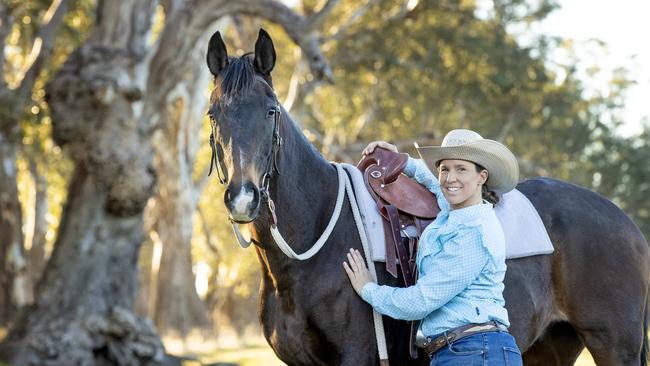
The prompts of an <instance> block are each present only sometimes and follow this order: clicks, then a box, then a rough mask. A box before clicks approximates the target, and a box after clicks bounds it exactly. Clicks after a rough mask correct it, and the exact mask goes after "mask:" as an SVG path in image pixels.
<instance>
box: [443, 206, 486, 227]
mask: <svg viewBox="0 0 650 366" xmlns="http://www.w3.org/2000/svg"><path fill="white" fill-rule="evenodd" d="M492 210H494V207H493V206H492V204H491V203H480V204H478V205H472V206H469V207H464V208H459V209H456V210H451V211H449V221H448V222H449V223H463V222H469V221H472V220H473V219H475V218H477V217H480V216H483V215H485V214H486V213H487V212H490V211H492Z"/></svg>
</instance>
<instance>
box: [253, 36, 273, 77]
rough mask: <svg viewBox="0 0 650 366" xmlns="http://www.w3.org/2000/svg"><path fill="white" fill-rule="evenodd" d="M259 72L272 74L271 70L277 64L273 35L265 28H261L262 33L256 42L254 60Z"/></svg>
mask: <svg viewBox="0 0 650 366" xmlns="http://www.w3.org/2000/svg"><path fill="white" fill-rule="evenodd" d="M253 64H254V65H255V68H256V69H257V71H258V72H260V73H261V74H263V75H271V70H273V66H275V48H274V47H273V41H271V36H269V34H268V33H266V31H265V30H264V29H260V34H259V35H258V36H257V42H255V61H254V62H253Z"/></svg>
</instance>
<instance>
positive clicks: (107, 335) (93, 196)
mask: <svg viewBox="0 0 650 366" xmlns="http://www.w3.org/2000/svg"><path fill="white" fill-rule="evenodd" d="M107 193H108V192H107V189H106V187H105V186H104V184H102V183H100V182H98V180H97V178H96V177H94V176H93V175H92V174H90V172H89V171H88V170H87V169H84V168H78V169H77V171H76V172H75V174H74V177H73V178H72V182H71V186H70V194H69V197H70V199H69V200H68V202H67V205H66V210H65V212H64V217H63V219H62V222H61V227H60V229H59V237H58V239H57V242H56V247H55V250H54V253H53V254H52V258H51V259H50V261H49V263H48V266H47V268H46V271H45V274H44V276H45V278H48V279H56V281H46V282H44V283H42V286H41V287H40V291H39V293H38V294H39V296H38V298H37V301H36V303H35V304H34V305H33V306H32V307H30V309H29V310H28V311H25V312H23V313H22V315H21V317H20V318H19V319H18V321H17V322H16V326H15V327H14V328H13V329H12V331H11V332H10V334H9V335H8V337H7V339H6V341H5V342H4V343H3V344H2V346H1V347H0V357H2V359H4V360H7V361H9V362H10V363H12V364H16V365H26V364H38V365H45V364H61V365H92V364H102V363H115V364H119V365H137V364H155V363H160V362H162V361H163V360H164V350H163V347H162V344H161V342H160V340H159V338H158V336H157V335H156V333H155V330H154V328H153V326H152V325H151V324H150V323H149V322H148V321H147V320H145V319H142V318H138V317H136V316H135V315H134V314H133V312H132V310H131V309H132V308H133V299H134V297H135V292H136V278H137V277H136V267H135V266H134V265H133V264H134V263H135V262H136V261H137V258H138V250H139V247H140V243H141V241H142V233H141V227H142V215H141V214H135V215H129V216H119V215H115V214H114V213H112V212H110V210H107V206H108V204H109V199H108V196H109V195H108V194H107Z"/></svg>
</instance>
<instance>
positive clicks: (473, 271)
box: [361, 158, 510, 336]
mask: <svg viewBox="0 0 650 366" xmlns="http://www.w3.org/2000/svg"><path fill="white" fill-rule="evenodd" d="M404 173H405V174H406V175H408V176H410V177H413V178H415V180H416V181H417V182H418V183H420V184H422V185H423V186H425V187H427V188H428V189H429V190H430V191H431V192H433V193H434V194H435V195H436V196H437V198H438V205H439V206H440V209H441V211H440V213H439V214H438V217H437V218H436V219H435V220H434V221H433V222H432V223H431V224H429V226H427V227H426V228H425V229H424V232H423V233H422V236H421V238H420V244H419V248H418V254H417V257H416V264H417V268H418V276H419V277H418V280H417V283H416V284H415V285H413V286H410V287H405V288H398V287H390V286H380V285H378V284H376V283H368V284H366V285H365V286H364V287H363V290H362V291H361V297H362V298H363V299H364V300H365V301H366V302H368V303H369V304H370V305H372V307H373V308H374V309H375V310H376V311H377V312H378V313H380V314H384V315H387V316H390V317H391V318H395V319H403V320H419V319H423V321H422V324H421V325H420V329H421V330H422V332H423V333H424V335H426V336H433V335H437V334H440V333H442V332H444V331H446V330H449V329H452V328H456V327H459V326H462V325H466V324H470V323H485V322H488V321H491V320H496V321H498V322H500V323H501V324H503V325H505V326H510V323H509V321H508V313H507V311H506V309H505V301H504V299H503V288H504V285H503V278H504V276H505V273H506V262H505V238H504V235H503V229H502V228H501V224H500V223H499V221H498V219H497V217H496V215H495V213H494V209H493V207H492V205H491V204H489V203H484V204H479V205H473V206H469V207H465V208H462V209H457V210H450V205H449V202H447V200H446V199H445V197H444V196H443V194H442V190H441V189H440V183H439V182H438V179H437V178H436V177H435V176H434V175H433V174H432V173H431V171H430V170H429V169H428V168H427V167H426V165H425V164H424V162H423V161H422V160H416V159H411V158H409V162H408V164H407V166H406V169H405V170H404Z"/></svg>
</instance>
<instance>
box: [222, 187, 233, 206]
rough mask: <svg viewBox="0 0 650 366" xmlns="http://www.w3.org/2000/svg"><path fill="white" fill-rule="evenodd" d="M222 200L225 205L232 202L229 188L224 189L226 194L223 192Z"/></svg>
mask: <svg viewBox="0 0 650 366" xmlns="http://www.w3.org/2000/svg"><path fill="white" fill-rule="evenodd" d="M223 200H224V201H225V202H226V203H229V202H230V201H231V200H232V198H231V197H230V188H227V189H226V192H225V193H224V195H223Z"/></svg>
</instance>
